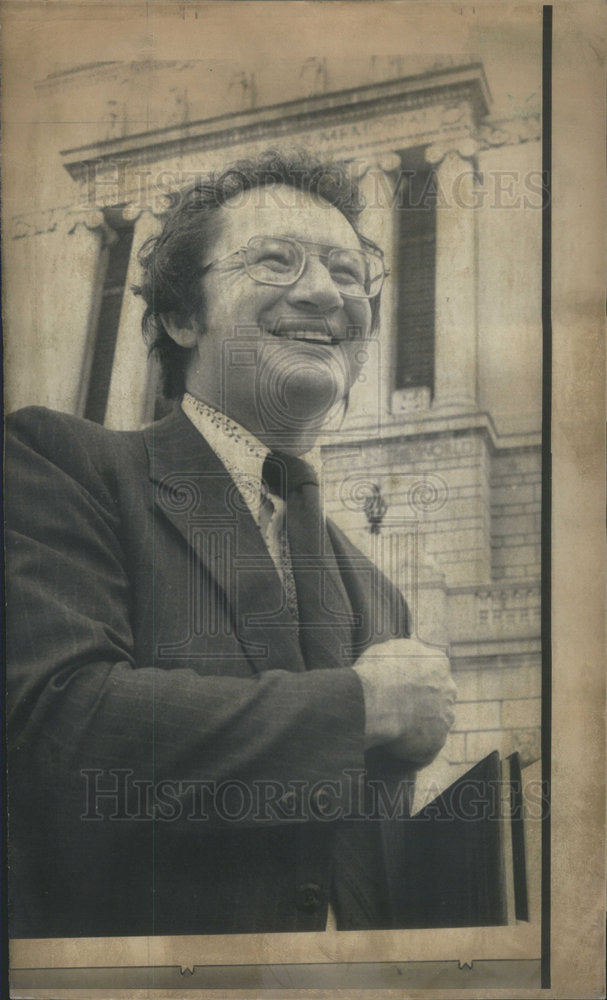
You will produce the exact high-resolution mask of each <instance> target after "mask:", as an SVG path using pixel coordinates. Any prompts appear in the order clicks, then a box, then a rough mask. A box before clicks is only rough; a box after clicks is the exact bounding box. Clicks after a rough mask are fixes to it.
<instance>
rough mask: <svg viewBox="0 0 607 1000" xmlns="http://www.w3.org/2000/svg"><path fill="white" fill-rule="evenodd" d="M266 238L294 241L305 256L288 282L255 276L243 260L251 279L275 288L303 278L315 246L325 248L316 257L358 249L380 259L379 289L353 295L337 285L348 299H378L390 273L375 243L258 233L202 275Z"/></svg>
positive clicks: (205, 266) (287, 241) (288, 285)
mask: <svg viewBox="0 0 607 1000" xmlns="http://www.w3.org/2000/svg"><path fill="white" fill-rule="evenodd" d="M266 238H267V239H270V240H282V241H284V242H285V243H294V244H295V245H296V246H299V247H301V249H302V251H303V257H302V262H301V269H300V271H299V273H298V275H297V276H296V277H295V278H293V280H292V281H287V282H280V281H278V282H277V281H264V280H263V279H261V278H256V277H254V275H252V274H251V273H250V272H249V269H248V267H247V262H246V259H245V260H243V267H244V269H245V272H246V274H247V275H248V277H249V278H250V279H251V281H255V282H256V283H257V284H258V285H270V286H271V287H273V288H290V287H291V285H294V284H295V283H296V282H297V281H299V279H300V278H301V276H302V274H303V272H304V270H305V267H306V260H307V257H308V253H309V252H310V251H308V249H307V248H308V247H315V248H316V249H317V250H323V251H324V253H316V254H314V253H313V254H312V256H316V257H323V256H327V257H328V255H329V254H330V253H331V251H332V250H356V252H358V253H362V254H365V253H368V254H369V255H371V256H373V257H377V258H378V259H379V262H380V264H381V266H382V273H381V284H380V286H379V288H378V290H377V291H376V292H374V293H373V295H352V294H351V293H348V292H346V291H344V290H343V289H342V288H341V287H340V286H337V287H338V288H339V291H340V294H341V295H343V296H345V298H348V299H363V300H365V301H367V302H369V301H370V300H372V299H376V298H377V296H378V295H379V294H380V292H381V290H382V288H383V287H384V281H385V280H386V278H387V277H389V275H390V271H389V269H388V268H387V267H386V264H385V261H384V253H383V250H381V249H380V248H379V247H377V246H375V245H374V246H373V248H372V249H371V248H370V247H369V248H367V247H359V248H354V247H340V246H334V245H333V246H332V245H330V244H328V243H314V242H313V241H312V240H300V239H297V238H296V237H295V236H270V235H269V234H268V233H264V234H258V235H255V236H251V238H250V240H249V241H248V243H247V245H246V246H244V247H239V248H238V249H237V250H233V251H232V252H231V253H229V254H227V255H226V256H225V257H217V258H216V259H215V260H212V261H210V262H209V263H208V264H205V265H204V266H203V267H202V268H201V270H200V275H201V276H202V275H203V274H205V272H206V271H209V270H210V269H211V268H212V267H216V266H217V264H223V263H225V261H226V260H230V259H231V258H232V257H236V256H238V254H244V253H246V251H247V250H248V249H249V244H250V243H251V242H252V240H258V239H266ZM378 277H379V276H378Z"/></svg>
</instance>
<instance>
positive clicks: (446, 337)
mask: <svg viewBox="0 0 607 1000" xmlns="http://www.w3.org/2000/svg"><path fill="white" fill-rule="evenodd" d="M471 152H472V150H468V149H467V148H466V149H461V150H453V149H450V150H448V151H446V152H445V150H444V149H440V148H437V147H430V148H429V149H428V150H427V152H426V159H427V160H428V162H430V163H432V164H436V166H437V169H436V181H437V206H436V284H435V294H436V312H435V356H434V401H433V407H434V408H435V409H443V408H445V409H455V410H469V409H470V408H476V405H477V321H476V282H477V260H476V211H475V208H474V204H475V202H474V194H475V192H474V185H475V171H474V165H473V163H472V162H471V158H470V153H471Z"/></svg>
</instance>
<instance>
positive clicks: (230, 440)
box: [181, 392, 270, 486]
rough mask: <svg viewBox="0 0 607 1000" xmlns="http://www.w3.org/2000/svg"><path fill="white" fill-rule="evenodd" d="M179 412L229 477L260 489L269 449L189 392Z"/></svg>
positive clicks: (219, 411)
mask: <svg viewBox="0 0 607 1000" xmlns="http://www.w3.org/2000/svg"><path fill="white" fill-rule="evenodd" d="M181 408H182V410H183V412H184V413H185V415H186V417H187V418H188V419H189V420H191V422H192V423H193V424H194V427H195V428H196V429H197V430H198V431H200V433H201V434H202V436H203V437H204V438H205V439H206V441H207V443H208V444H209V445H210V446H211V448H212V449H213V451H214V452H215V454H216V455H217V457H218V458H219V460H220V462H222V463H223V464H224V465H225V467H226V469H227V470H228V472H229V473H230V475H231V476H232V477H238V476H242V477H246V478H247V479H252V480H253V481H254V482H255V484H256V485H258V486H260V485H261V479H262V477H261V471H262V468H263V463H264V460H265V458H266V455H268V453H269V451H270V449H269V448H268V447H267V446H266V445H265V444H263V443H262V442H261V441H260V440H259V438H256V437H255V435H254V434H251V433H250V431H247V430H245V428H244V427H242V426H241V425H240V424H239V423H237V422H236V421H235V420H233V419H232V418H231V417H228V416H226V414H225V413H222V412H221V410H216V409H215V408H214V407H213V406H209V404H208V403H203V402H202V401H201V400H200V399H196V398H195V397H194V396H192V395H191V393H189V392H186V393H185V395H184V397H183V399H182V401H181Z"/></svg>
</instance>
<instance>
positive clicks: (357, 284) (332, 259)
mask: <svg viewBox="0 0 607 1000" xmlns="http://www.w3.org/2000/svg"><path fill="white" fill-rule="evenodd" d="M237 256H240V257H241V259H242V263H243V266H244V269H245V271H246V272H247V274H248V276H249V277H250V278H252V279H253V281H257V282H258V283H259V284H261V285H278V286H286V285H293V284H295V282H296V281H297V280H298V279H299V278H301V276H302V274H303V272H304V268H305V266H306V258H307V257H309V256H312V257H318V258H319V259H320V260H321V261H322V262H323V264H324V265H325V267H326V268H327V270H328V272H329V274H330V275H331V278H332V280H333V281H334V283H335V284H336V285H337V287H338V289H339V291H340V293H341V294H342V295H345V296H346V297H347V298H353V299H373V298H375V296H376V295H379V293H380V291H381V288H382V285H383V283H384V278H385V277H386V275H387V274H388V271H387V269H386V267H385V265H384V258H383V254H382V252H381V250H348V249H346V248H344V247H332V246H324V245H323V244H321V243H310V242H308V241H307V240H295V239H292V238H291V237H289V236H280V237H275V236H252V237H251V239H250V240H249V242H248V243H247V245H246V247H240V249H239V250H234V251H233V252H232V253H231V254H228V256H227V257H221V258H219V259H217V260H212V261H211V263H210V264H206V265H205V266H204V267H203V268H202V272H201V273H203V274H204V272H205V271H208V270H209V269H210V268H211V267H215V266H216V265H217V264H223V263H224V261H226V260H230V259H231V258H232V257H237Z"/></svg>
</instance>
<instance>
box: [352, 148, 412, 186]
mask: <svg viewBox="0 0 607 1000" xmlns="http://www.w3.org/2000/svg"><path fill="white" fill-rule="evenodd" d="M401 167H402V160H401V157H400V154H399V153H397V152H395V151H393V150H384V151H382V152H377V153H372V152H371V153H369V154H368V155H367V156H360V157H358V156H357V157H356V159H355V160H350V163H349V168H350V172H351V173H352V175H353V177H355V178H356V180H359V181H360V180H362V178H363V177H364V176H365V175H366V174H367V173H368V172H369V171H370V170H381V172H382V173H384V174H391V173H395V172H396V171H398V170H400V169H401Z"/></svg>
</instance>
